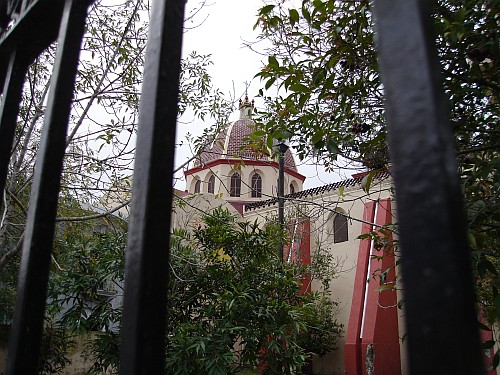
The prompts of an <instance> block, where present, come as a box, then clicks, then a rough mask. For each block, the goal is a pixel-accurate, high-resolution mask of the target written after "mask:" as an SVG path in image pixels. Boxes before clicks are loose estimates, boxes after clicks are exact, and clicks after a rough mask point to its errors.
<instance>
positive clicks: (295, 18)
mask: <svg viewBox="0 0 500 375" xmlns="http://www.w3.org/2000/svg"><path fill="white" fill-rule="evenodd" d="M289 13H290V25H292V27H293V26H294V25H295V24H296V23H297V22H299V12H297V10H296V9H290V11H289Z"/></svg>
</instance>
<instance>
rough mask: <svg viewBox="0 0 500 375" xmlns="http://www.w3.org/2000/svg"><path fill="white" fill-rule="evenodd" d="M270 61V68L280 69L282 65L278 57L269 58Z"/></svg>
mask: <svg viewBox="0 0 500 375" xmlns="http://www.w3.org/2000/svg"><path fill="white" fill-rule="evenodd" d="M268 61H269V66H270V67H276V68H278V67H279V66H280V64H279V63H278V60H276V56H273V55H271V56H269V57H268Z"/></svg>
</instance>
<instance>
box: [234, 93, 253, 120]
mask: <svg viewBox="0 0 500 375" xmlns="http://www.w3.org/2000/svg"><path fill="white" fill-rule="evenodd" d="M254 108H255V101H254V100H252V101H251V102H250V101H249V100H248V95H245V99H244V100H241V99H240V100H239V107H238V109H239V110H240V120H243V119H248V118H250V115H251V114H252V112H253V110H254Z"/></svg>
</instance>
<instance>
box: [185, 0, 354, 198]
mask: <svg viewBox="0 0 500 375" xmlns="http://www.w3.org/2000/svg"><path fill="white" fill-rule="evenodd" d="M196 4H197V0H189V1H188V2H187V12H189V11H190V9H191V8H192V7H193V6H195V5H196ZM263 4H264V1H263V0H212V3H210V5H209V6H207V7H205V9H204V10H203V11H202V12H201V13H200V14H198V15H197V17H196V20H197V21H198V22H201V21H203V20H204V19H205V17H206V19H205V21H204V22H203V23H202V24H201V25H199V26H197V27H196V28H194V29H192V30H190V31H188V32H186V33H185V35H184V45H183V49H184V54H185V55H186V54H189V53H190V52H192V51H196V52H198V53H199V54H211V55H212V61H213V66H211V67H210V69H209V73H210V75H211V77H212V80H213V84H214V87H217V88H219V89H220V90H221V91H222V92H223V93H224V94H225V95H226V96H227V97H228V98H236V100H238V99H239V98H240V97H242V96H244V94H245V82H249V83H251V84H250V87H249V89H248V95H249V97H250V100H251V99H253V96H254V95H256V94H257V93H258V90H259V88H261V87H262V86H261V84H260V81H259V79H253V77H254V76H255V74H256V73H257V72H258V71H259V70H260V68H261V67H262V66H263V65H264V62H263V61H267V57H266V56H262V55H259V54H258V53H255V52H252V51H251V50H250V49H248V48H246V47H244V46H243V44H244V41H248V42H249V41H255V39H256V37H257V35H258V29H256V30H255V31H254V30H253V25H254V24H255V21H256V19H257V17H256V14H257V10H258V9H259V8H260V7H262V6H263ZM186 14H187V13H186ZM190 26H196V21H195V23H193V24H190V23H188V24H187V25H186V27H190ZM261 104H262V102H260V101H259V100H258V99H256V106H257V107H258V106H259V105H261ZM238 115H239V113H237V112H235V113H234V114H233V116H232V117H231V118H230V120H231V121H232V120H236V119H237V118H238ZM209 125H210V124H203V123H202V122H201V121H195V122H193V123H191V124H179V126H178V130H177V132H178V139H183V137H184V135H185V134H186V132H189V133H191V134H199V133H200V132H201V130H202V129H203V128H204V127H207V126H209ZM189 156H190V151H189V150H188V149H187V148H186V147H181V148H180V149H178V152H177V155H176V166H178V165H180V164H182V163H183V162H185V161H186V160H187V159H188V158H189ZM296 162H298V160H296ZM299 172H300V173H302V174H303V175H305V176H306V181H305V183H304V188H305V189H306V188H310V187H314V186H320V185H323V184H325V183H330V182H333V181H338V180H339V179H340V177H339V175H338V173H335V174H334V173H326V172H324V171H323V169H322V168H321V167H320V166H311V165H309V166H305V165H304V166H300V165H299ZM348 177H349V175H348ZM176 188H178V189H184V186H183V185H182V184H179V183H177V184H176Z"/></svg>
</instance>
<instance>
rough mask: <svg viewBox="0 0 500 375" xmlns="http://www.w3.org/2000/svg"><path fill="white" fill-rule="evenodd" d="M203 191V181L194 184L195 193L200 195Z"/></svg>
mask: <svg viewBox="0 0 500 375" xmlns="http://www.w3.org/2000/svg"><path fill="white" fill-rule="evenodd" d="M200 191H201V180H196V183H195V184H194V193H195V194H198V193H199V192H200Z"/></svg>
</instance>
